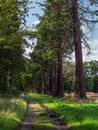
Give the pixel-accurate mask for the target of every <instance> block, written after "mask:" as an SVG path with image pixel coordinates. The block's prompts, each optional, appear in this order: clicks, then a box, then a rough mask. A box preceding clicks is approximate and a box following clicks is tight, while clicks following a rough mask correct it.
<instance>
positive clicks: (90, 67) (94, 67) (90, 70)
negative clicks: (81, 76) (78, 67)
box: [84, 60, 98, 92]
mask: <svg viewBox="0 0 98 130" xmlns="http://www.w3.org/2000/svg"><path fill="white" fill-rule="evenodd" d="M84 69H85V81H86V88H87V91H94V92H98V87H97V86H98V85H97V79H98V61H94V60H92V61H90V62H85V63H84Z"/></svg>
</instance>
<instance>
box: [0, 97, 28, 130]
mask: <svg viewBox="0 0 98 130" xmlns="http://www.w3.org/2000/svg"><path fill="white" fill-rule="evenodd" d="M25 114H26V102H25V101H24V100H23V99H22V98H12V97H9V98H8V97H6V98H4V97H2V98H0V130H17V129H18V127H19V125H20V123H21V121H22V120H23V118H24V116H25Z"/></svg>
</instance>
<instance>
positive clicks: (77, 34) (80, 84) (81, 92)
mask: <svg viewBox="0 0 98 130" xmlns="http://www.w3.org/2000/svg"><path fill="white" fill-rule="evenodd" d="M72 2H73V3H72V4H73V10H72V13H73V31H74V46H75V62H76V83H75V97H76V98H80V99H84V98H86V91H85V82H84V72H83V60H82V46H81V30H80V22H79V18H78V1H77V0H72Z"/></svg>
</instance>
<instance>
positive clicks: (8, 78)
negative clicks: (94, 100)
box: [0, 0, 98, 99]
mask: <svg viewBox="0 0 98 130" xmlns="http://www.w3.org/2000/svg"><path fill="white" fill-rule="evenodd" d="M29 3H30V1H29V0H5V1H3V0H0V92H1V93H4V92H11V91H12V92H14V91H16V90H17V91H26V92H30V91H36V92H38V93H43V94H48V95H52V96H53V97H62V96H64V92H75V94H74V96H75V97H76V98H81V99H84V98H86V91H93V92H98V88H97V85H98V67H97V66H98V62H97V61H90V62H85V63H83V60H82V44H84V45H85V47H87V48H88V49H89V45H88V44H87V42H86V39H85V34H84V33H83V30H82V27H83V26H84V27H88V28H91V26H92V25H95V24H96V23H97V17H98V16H97V15H98V11H97V6H98V3H97V0H87V1H85V0H54V1H52V0H45V1H44V3H43V4H42V3H37V4H39V6H41V8H42V9H43V10H44V14H43V16H39V21H40V23H39V24H38V25H36V26H35V29H32V31H33V30H35V31H34V32H33V35H32V32H30V31H29V30H28V29H26V16H27V15H28V11H29V8H28V4H29ZM37 16H38V15H37ZM92 18H93V19H92ZM27 36H28V37H29V38H31V39H30V40H32V39H33V38H34V39H36V45H35V47H34V50H33V52H32V53H30V57H29V58H28V57H25V56H24V52H25V48H26V46H29V43H28V40H27V38H26V37H27ZM72 52H75V63H73V62H68V61H67V60H66V59H68V58H70V55H71V53H72Z"/></svg>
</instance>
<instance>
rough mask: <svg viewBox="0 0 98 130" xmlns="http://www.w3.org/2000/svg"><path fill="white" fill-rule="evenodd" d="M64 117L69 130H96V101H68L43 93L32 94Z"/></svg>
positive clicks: (97, 124) (97, 122)
mask: <svg viewBox="0 0 98 130" xmlns="http://www.w3.org/2000/svg"><path fill="white" fill-rule="evenodd" d="M31 96H32V97H33V98H35V99H37V100H40V101H41V102H42V103H44V104H45V105H47V106H48V107H49V108H50V109H52V110H53V111H55V112H57V113H58V114H59V115H60V116H61V117H63V118H64V120H65V122H66V123H67V124H68V125H69V127H70V128H71V130H98V103H94V102H90V101H89V102H68V101H66V102H65V101H63V100H62V99H58V98H51V97H48V96H45V95H37V94H32V95H31Z"/></svg>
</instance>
